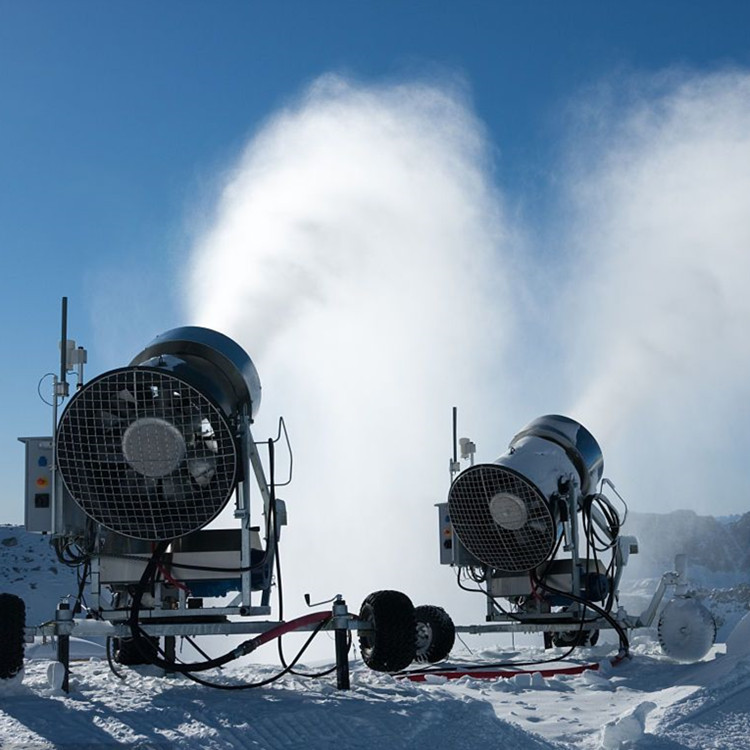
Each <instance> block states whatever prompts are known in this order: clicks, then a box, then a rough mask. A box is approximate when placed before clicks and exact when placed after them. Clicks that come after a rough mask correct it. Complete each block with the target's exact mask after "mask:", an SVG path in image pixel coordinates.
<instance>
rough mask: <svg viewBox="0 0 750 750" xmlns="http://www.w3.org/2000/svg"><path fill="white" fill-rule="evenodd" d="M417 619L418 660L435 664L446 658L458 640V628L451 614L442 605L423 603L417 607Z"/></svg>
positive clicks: (416, 656) (416, 655)
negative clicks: (435, 605)
mask: <svg viewBox="0 0 750 750" xmlns="http://www.w3.org/2000/svg"><path fill="white" fill-rule="evenodd" d="M414 616H415V617H416V619H417V648H416V654H415V660H416V661H421V662H424V661H428V662H430V663H431V664H434V663H435V662H436V661H440V660H441V659H445V657H446V656H448V654H449V653H450V652H451V649H452V648H453V643H454V642H455V640H456V628H455V626H454V625H453V620H451V618H450V615H449V614H448V613H447V612H446V611H445V610H444V609H443V608H442V607H434V606H432V605H430V604H423V605H422V606H420V607H416V608H415V610H414Z"/></svg>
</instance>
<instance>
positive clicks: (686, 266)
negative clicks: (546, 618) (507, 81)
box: [186, 74, 750, 655]
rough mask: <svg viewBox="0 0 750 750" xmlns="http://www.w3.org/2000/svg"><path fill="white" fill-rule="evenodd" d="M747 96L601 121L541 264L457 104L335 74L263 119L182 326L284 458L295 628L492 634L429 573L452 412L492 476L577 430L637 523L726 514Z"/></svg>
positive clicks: (737, 422) (438, 573)
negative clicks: (228, 355) (396, 609)
mask: <svg viewBox="0 0 750 750" xmlns="http://www.w3.org/2000/svg"><path fill="white" fill-rule="evenodd" d="M749 80H750V79H748V77H747V76H742V75H739V74H724V75H716V76H712V77H708V78H702V79H693V80H692V81H688V82H685V81H681V82H677V83H675V82H674V81H669V82H667V83H664V82H662V88H661V89H660V90H656V91H649V92H648V93H647V94H644V95H643V97H641V98H640V99H637V100H636V101H635V102H632V101H631V102H630V103H629V104H628V105H627V106H626V107H625V108H624V109H625V110H626V111H625V112H623V111H622V110H623V107H619V108H615V109H616V112H615V113H614V114H612V112H611V111H610V112H609V113H608V111H607V110H606V108H601V107H600V108H599V109H598V110H597V117H596V118H595V120H594V126H595V127H594V128H591V129H590V130H589V132H588V133H587V137H586V138H585V139H584V140H585V144H586V145H585V146H584V147H582V148H578V147H574V148H573V153H574V154H575V162H574V164H575V168H574V169H573V168H571V169H570V170H569V174H571V175H572V177H571V178H570V179H569V180H568V181H567V182H565V183H564V184H563V185H562V189H563V190H564V191H565V194H566V200H567V201H569V204H568V205H566V208H567V209H568V211H567V214H568V218H567V219H566V220H564V221H563V222H562V225H561V226H560V227H559V231H558V232H557V239H558V242H559V246H560V247H561V248H562V250H561V254H557V255H554V257H553V256H552V255H551V254H550V253H549V252H547V253H544V254H543V253H534V252H530V251H529V244H530V243H529V240H528V234H530V233H528V234H524V233H523V232H521V231H520V230H519V227H518V226H514V224H513V223H512V222H511V221H509V219H508V216H507V213H506V211H505V210H504V204H503V200H502V196H501V195H500V193H499V192H498V189H497V186H496V182H497V181H498V176H497V175H495V173H494V171H493V162H492V158H491V157H492V151H491V148H490V146H489V145H488V142H487V139H486V136H485V133H484V130H483V128H482V125H481V123H480V122H479V121H478V120H477V118H476V117H475V116H474V115H473V114H472V112H471V109H470V107H469V106H468V105H467V103H466V101H465V98H464V96H463V95H462V92H461V90H460V88H451V87H450V86H436V85H428V84H421V83H413V84H402V85H391V86H364V85H360V84H353V83H351V82H349V81H347V80H345V79H342V78H340V77H336V76H326V77H324V78H322V79H320V80H318V81H317V82H316V83H314V84H313V85H312V86H311V87H310V89H309V90H308V91H307V92H306V93H305V95H304V96H303V97H302V98H301V99H300V100H299V101H297V102H295V103H294V104H292V105H290V106H288V107H287V108H285V109H284V110H283V111H281V112H280V113H279V114H278V115H276V116H275V117H273V118H272V119H271V120H269V121H268V122H267V123H266V124H265V125H264V127H263V128H262V129H261V130H260V132H259V133H258V134H257V135H256V136H255V137H254V138H253V139H252V141H251V142H250V144H249V145H248V147H247V149H246V150H245V152H244V153H243V154H242V156H241V158H240V159H239V161H238V163H237V165H236V167H235V168H234V169H233V171H232V172H231V173H230V174H229V175H228V176H227V178H226V180H225V184H224V187H223V190H222V192H221V195H220V197H219V200H218V202H217V206H216V208H215V215H214V216H213V219H212V220H211V221H210V222H209V225H208V228H207V229H206V231H205V232H203V234H202V235H201V236H200V237H199V239H198V241H197V242H196V246H195V249H194V252H193V254H192V259H191V265H190V270H189V275H188V278H187V280H186V287H187V296H188V299H189V300H190V304H191V310H190V317H191V322H193V323H195V324H198V325H206V326H209V327H214V328H217V329H218V330H221V331H223V332H224V333H226V334H228V335H229V336H232V337H233V338H235V339H236V340H237V341H238V342H239V343H240V344H241V345H242V346H243V347H244V348H245V349H246V350H247V351H248V352H249V353H250V355H251V357H253V359H254V361H255V363H256V365H257V367H258V370H259V372H260V374H261V379H262V381H263V384H264V396H263V398H264V402H263V404H262V406H261V410H260V414H259V419H258V423H257V424H256V426H255V435H256V438H265V437H267V436H269V435H275V433H276V419H277V418H278V416H279V415H281V414H283V415H284V417H285V419H286V422H287V425H288V427H289V430H290V433H291V437H292V439H293V444H294V449H295V450H294V481H293V483H292V485H291V486H290V487H289V488H288V489H286V490H285V491H284V493H283V494H282V497H284V499H285V500H287V502H288V507H289V527H288V528H287V529H285V531H284V539H283V542H282V554H283V565H284V581H285V586H286V594H287V603H288V604H287V606H288V612H290V613H296V612H299V611H300V608H301V607H302V594H303V593H304V592H309V593H310V594H311V596H312V598H313V599H314V600H317V599H324V598H328V597H330V596H333V595H334V594H336V593H343V594H345V595H346V597H347V599H348V600H349V602H350V604H351V606H352V608H353V609H356V608H358V606H359V602H360V601H361V600H362V598H363V597H364V596H365V595H367V594H368V593H369V592H371V591H374V590H378V589H383V588H397V589H400V590H403V591H405V592H406V593H408V594H410V595H411V596H412V597H413V599H414V601H415V604H423V603H434V604H440V605H443V606H445V607H446V608H447V609H448V610H449V611H450V612H451V614H452V615H453V616H454V617H455V619H457V620H459V621H461V622H477V621H481V620H482V612H483V608H484V602H483V600H482V597H481V596H476V597H472V596H470V595H469V594H465V593H463V592H461V591H459V590H458V588H457V587H456V585H455V581H454V580H453V578H452V575H451V573H450V571H449V570H448V569H446V568H443V567H441V566H439V565H438V538H437V515H436V511H435V508H434V507H433V506H434V504H435V503H438V502H441V501H443V500H444V499H445V498H446V494H447V485H448V457H449V454H450V451H451V441H450V407H451V406H452V405H454V404H458V405H459V406H460V407H461V411H460V414H461V424H462V427H463V428H464V429H465V430H466V431H468V432H470V434H471V437H473V438H474V439H475V441H476V442H477V444H478V446H479V456H478V458H480V460H491V459H492V458H494V457H496V456H497V455H499V454H500V453H501V452H503V451H504V450H505V446H506V445H507V441H508V440H509V439H510V438H511V437H512V436H513V434H514V433H515V432H516V431H517V430H518V429H520V428H521V427H522V426H523V425H524V424H525V423H526V422H528V421H529V420H531V419H532V418H534V417H537V416H539V415H541V414H544V413H551V412H559V413H566V414H569V415H570V416H572V417H574V418H577V419H580V420H581V421H582V422H583V423H584V424H585V425H586V426H587V427H588V428H589V429H590V430H591V431H592V432H593V433H594V435H595V436H596V437H597V438H598V439H599V441H600V443H601V444H602V447H603V449H604V454H605V463H606V467H607V474H608V475H610V476H612V478H613V479H615V481H616V482H617V484H618V486H619V487H620V489H621V490H623V492H624V493H625V494H626V496H627V499H628V501H629V502H630V504H631V506H632V507H634V508H636V509H653V510H664V511H666V510H670V509H672V508H678V507H682V508H694V509H696V510H700V509H704V510H707V511H709V510H710V511H712V512H718V513H720V512H736V511H737V510H739V509H740V507H739V506H740V505H741V503H740V502H739V501H737V499H736V498H737V493H739V492H740V490H741V489H742V488H744V492H745V496H746V495H747V482H746V480H745V479H744V471H745V466H746V460H745V458H744V453H745V452H746V449H747V447H748V444H749V443H750V432H749V428H748V426H747V425H748V424H750V420H749V419H748V418H747V417H749V416H750V414H748V411H750V407H749V406H748V404H750V400H748V399H747V396H748V395H750V393H748V391H749V390H750V344H749V343H748V342H749V341H750V339H748V337H747V336H746V335H745V334H744V333H743V326H744V325H746V323H745V321H747V320H749V319H750V318H749V317H748V313H749V312H750V310H748V307H749V306H750V295H748V294H747V288H748V282H749V281H750V222H748V221H747V217H748V216H750V135H748V134H750V96H749V94H750V88H749V85H748V81H749ZM615 122H616V123H617V125H616V126H615V125H614V124H613V123H615ZM597 128H598V129H599V130H597ZM592 131H593V133H592ZM579 132H580V130H579ZM601 133H606V135H601ZM499 182H502V175H499ZM571 217H572V218H571ZM542 257H544V260H542ZM527 281H528V282H529V284H534V285H535V287H536V290H537V293H535V294H531V293H530V292H529V290H528V288H527V286H526V282H527ZM541 290H545V291H546V292H549V293H548V294H547V293H538V292H540V291H541ZM535 342H547V343H549V342H555V344H556V345H555V346H552V347H549V350H547V347H546V346H545V345H544V343H535ZM280 451H281V453H282V455H280V456H279V463H280V464H281V468H280V470H279V471H280V473H283V470H284V466H283V465H284V458H283V449H280ZM719 467H720V468H719ZM717 476H718V477H719V478H720V487H721V491H722V492H724V493H730V494H726V495H724V496H723V497H722V496H718V495H717V493H718V492H719V491H720V490H719V483H718V482H717ZM731 493H733V494H731ZM325 655H330V654H329V653H328V651H326V652H325Z"/></svg>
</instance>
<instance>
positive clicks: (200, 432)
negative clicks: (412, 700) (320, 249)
mask: <svg viewBox="0 0 750 750" xmlns="http://www.w3.org/2000/svg"><path fill="white" fill-rule="evenodd" d="M60 353H61V362H60V377H59V378H58V377H57V376H56V375H55V376H53V382H52V398H51V399H50V400H49V401H48V402H47V403H48V404H49V405H50V406H51V407H52V412H53V414H52V422H53V433H52V436H51V437H25V438H20V439H21V441H22V442H23V443H24V444H25V446H26V528H27V530H28V531H34V532H41V533H45V534H49V535H50V539H51V544H52V546H53V548H54V551H55V552H56V554H57V557H58V559H59V560H60V562H61V563H62V564H64V565H68V566H70V567H73V568H75V569H76V570H77V573H78V580H79V585H78V586H77V587H76V590H75V591H71V592H70V598H69V599H66V600H65V601H62V602H60V604H59V606H58V607H57V611H56V613H55V616H54V618H53V619H48V620H45V622H44V623H43V624H41V625H37V626H32V627H26V624H25V607H24V602H23V601H22V600H21V599H20V598H19V597H18V596H16V595H15V594H11V593H7V594H6V593H2V592H0V635H3V636H4V638H1V639H0V641H1V642H2V645H1V647H0V680H3V679H10V678H15V677H16V675H18V674H19V673H21V672H22V666H23V644H24V642H25V640H28V639H32V640H33V638H34V636H43V637H48V638H49V637H51V638H54V639H55V641H56V643H57V644H58V654H57V658H58V666H57V667H55V669H54V670H52V671H53V672H54V674H55V675H58V676H60V680H59V685H58V684H57V681H56V682H55V686H56V687H62V688H63V689H64V690H67V689H68V672H69V662H70V653H69V642H70V637H71V636H77V635H82V636H84V637H99V636H100V637H103V638H106V643H107V648H108V653H107V657H108V662H109V664H110V665H111V666H112V667H113V670H116V668H115V667H114V664H120V665H132V664H145V663H148V664H152V665H156V666H157V667H159V668H161V669H163V670H164V672H165V673H183V674H188V675H191V676H192V675H194V673H198V672H203V671H206V670H210V669H214V668H217V667H221V666H223V665H224V664H226V663H228V662H230V661H233V660H235V659H238V658H240V657H242V656H246V655H249V654H250V653H252V652H253V651H254V650H255V649H256V648H258V647H260V646H261V645H263V644H264V643H267V642H270V641H273V640H275V639H278V638H281V636H283V635H284V634H286V633H289V632H291V631H307V632H311V636H310V640H311V639H312V638H313V637H314V636H315V634H317V633H318V632H320V631H321V630H324V629H325V630H329V631H333V633H334V642H335V649H336V665H335V668H334V669H333V670H330V671H331V672H332V671H335V672H336V679H337V685H338V687H340V688H342V689H345V688H348V687H349V671H348V670H349V661H348V652H349V647H350V645H351V631H352V630H357V631H358V632H359V640H360V647H361V653H362V656H363V659H364V661H365V663H366V664H367V665H368V666H369V667H370V668H372V669H374V670H377V671H388V672H394V671H398V670H401V669H404V668H405V667H407V666H408V665H409V664H411V662H412V661H414V660H430V659H434V658H435V655H436V650H435V649H436V647H437V645H439V644H436V643H433V641H434V639H433V638H432V637H431V635H430V634H431V633H432V632H433V630H432V629H431V626H430V624H429V623H430V622H432V621H433V619H434V618H437V620H438V625H439V623H440V622H444V621H445V618H447V615H446V614H445V612H444V611H443V610H441V609H440V608H439V607H422V608H420V607H416V608H415V607H414V606H413V605H412V603H411V600H410V599H409V597H407V596H406V595H405V594H403V593H401V592H397V591H387V590H386V591H376V592H374V593H373V594H370V595H369V596H368V597H367V598H366V599H365V600H364V602H363V604H362V606H361V608H360V612H359V615H358V616H356V617H355V616H353V615H351V614H350V613H349V611H348V607H347V604H346V601H345V600H344V598H343V596H342V595H340V594H338V595H336V596H334V597H333V598H331V599H327V600H325V601H324V602H319V603H318V605H310V606H319V605H322V604H330V605H331V607H329V608H327V609H325V610H323V611H315V612H312V613H308V614H306V615H303V616H301V617H298V618H295V619H292V620H285V619H283V615H282V613H283V608H284V602H283V593H282V591H283V586H282V581H281V566H280V564H279V545H280V540H281V530H282V527H283V526H285V525H286V521H287V512H286V504H285V503H284V501H283V500H282V499H280V498H279V497H278V496H277V490H278V489H279V488H280V487H282V486H286V485H288V484H289V483H290V482H291V480H292V455H291V444H290V441H289V436H288V434H287V430H286V426H285V423H284V420H283V418H279V422H278V434H277V435H276V437H271V438H269V439H268V440H266V441H260V442H257V441H256V440H255V439H254V437H253V434H252V425H253V423H254V418H255V416H256V414H257V412H258V408H259V406H260V401H261V385H260V379H259V377H258V373H257V371H256V369H255V366H254V365H253V362H252V360H251V359H250V357H249V355H248V354H247V353H246V352H245V350H244V349H243V348H242V347H241V346H240V345H239V344H238V343H237V342H235V341H233V340H232V339H230V338H229V337H227V336H225V335H224V334H222V333H220V332H218V331H214V330H210V329H208V328H200V327H183V328H175V329H172V330H169V331H167V332H166V333H163V334H161V335H160V336H157V337H156V338H155V339H153V341H151V342H150V343H149V344H148V345H147V346H146V347H145V348H143V349H142V350H141V351H140V352H139V353H138V354H136V356H135V357H133V358H132V359H131V361H130V363H129V364H128V365H127V366H125V367H121V368H118V369H114V370H110V371H107V372H104V373H103V374H100V375H99V376H97V377H95V378H94V379H92V380H91V381H89V382H84V379H83V366H84V364H85V363H86V360H87V354H86V351H85V349H83V348H82V347H76V346H75V342H73V341H70V340H68V338H67V300H66V299H65V298H63V313H62V335H61V345H60ZM71 373H76V380H77V382H76V384H75V385H76V387H75V390H74V395H73V396H72V398H71V399H70V401H69V402H68V404H67V406H66V408H65V409H64V410H63V411H62V413H61V415H60V416H59V419H58V406H59V405H60V404H61V403H62V402H63V401H64V400H65V399H66V398H67V397H68V396H69V384H68V377H69V375H70V374H71ZM277 445H280V446H281V447H282V448H283V449H284V456H283V458H284V459H285V464H286V466H288V472H285V474H286V476H285V477H284V478H283V480H282V481H280V482H279V481H277V479H276V473H277V472H276V467H277V465H278V463H279V457H278V456H277V452H278V449H277ZM251 487H254V491H253V493H252V494H251ZM232 499H233V500H234V503H233V505H234V507H233V508H231V513H228V512H227V511H228V510H229V508H228V506H229V505H230V502H231V501H232ZM223 518H231V519H232V521H233V523H234V525H233V526H230V527H228V528H223V527H219V526H218V524H219V522H220V521H221V520H223ZM274 582H275V583H276V594H277V597H278V599H277V601H278V611H279V619H278V621H273V620H271V619H268V616H269V615H271V613H272V606H271V592H272V584H273V583H274ZM307 603H308V605H309V601H308V602H307ZM257 617H262V618H263V619H262V620H253V619H251V618H257ZM438 625H435V628H437V627H438ZM418 628H419V634H420V640H419V643H418V638H417V636H418ZM236 634H254V637H252V638H250V639H248V640H246V641H244V642H242V643H240V645H238V646H235V647H234V648H232V649H231V650H230V651H228V652H227V653H226V654H223V655H221V656H219V657H211V656H209V655H207V653H206V651H205V650H203V649H201V648H200V647H199V646H198V645H196V643H195V642H194V640H193V639H194V638H195V637H196V636H211V635H236ZM177 638H181V639H184V640H185V642H186V643H187V646H186V649H187V650H188V651H189V652H191V653H192V655H193V656H194V657H195V656H196V655H199V656H201V657H202V658H201V659H198V660H196V661H185V660H183V659H181V658H178V656H177V650H176V639H177ZM310 640H308V642H307V643H308V644H309V642H310ZM441 642H442V643H443V644H444V643H445V639H444V638H443V639H442V641H441ZM451 643H452V634H451ZM305 648H307V645H305V646H304V647H303V648H302V650H301V651H300V652H299V653H298V654H297V656H295V657H294V658H290V662H291V664H292V665H294V664H296V663H297V660H298V659H299V658H300V656H301V655H302V653H303V652H304V649H305ZM443 648H444V646H443ZM280 659H281V661H282V665H283V666H284V669H283V670H282V671H281V672H280V673H279V674H278V675H277V676H276V677H280V676H283V675H284V674H286V672H287V671H288V670H289V669H290V668H291V667H287V666H286V662H285V657H284V655H283V652H282V651H281V649H280ZM194 679H196V681H198V682H200V683H201V684H204V685H208V686H213V687H226V686H225V685H216V684H214V683H212V682H211V680H205V679H198V678H195V677H194ZM56 680H57V678H56ZM268 681H269V680H263V681H261V684H266V683H267V682H268ZM256 686H257V685H255V684H248V685H244V684H242V685H239V686H237V685H235V687H256Z"/></svg>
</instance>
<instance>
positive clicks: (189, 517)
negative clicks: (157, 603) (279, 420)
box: [57, 327, 261, 541]
mask: <svg viewBox="0 0 750 750" xmlns="http://www.w3.org/2000/svg"><path fill="white" fill-rule="evenodd" d="M260 394H261V387H260V379H259V378H258V373H257V371H256V369H255V366H254V365H253V363H252V361H251V359H250V357H249V356H248V355H247V354H246V353H245V351H244V350H243V349H242V348H241V347H240V346H239V345H238V344H236V343H235V342H234V341H232V340H231V339H230V338H228V337H227V336H224V335H223V334H221V333H218V332H217V331H212V330H209V329H207V328H197V327H186V328H176V329H174V330H171V331H167V332H166V333H164V334H162V335H161V336H157V337H156V338H155V339H154V340H153V341H152V342H151V343H150V344H149V345H148V346H147V347H146V348H145V349H144V350H143V351H142V352H141V353H140V354H138V355H137V356H136V357H135V358H134V359H133V360H132V362H131V363H130V365H129V366H128V367H124V368H121V369H117V370H112V371H110V372H106V373H104V374H103V375H100V376H99V377H97V378H95V379H94V380H92V381H91V382H90V383H88V384H86V385H85V386H83V387H82V388H81V389H80V390H79V391H78V392H77V393H76V394H75V396H74V397H73V398H72V399H71V401H70V403H69V404H68V406H67V408H66V409H65V411H64V412H63V414H62V417H61V418H60V422H59V425H58V429H57V467H58V470H59V472H60V474H61V477H62V480H63V482H64V484H65V488H66V489H67V491H68V492H69V493H70V497H71V498H72V499H73V500H74V501H75V503H76V504H77V505H78V506H79V507H80V509H81V510H82V511H83V512H84V513H85V514H86V515H87V516H88V517H90V518H91V519H92V520H93V521H94V522H96V523H98V524H101V525H102V526H104V527H105V528H106V529H109V530H111V531H113V532H115V533H117V534H121V535H123V536H126V537H130V538H132V539H141V540H148V541H159V540H165V539H175V538H177V537H182V536H184V535H186V534H189V533H190V532H193V531H197V530H199V529H202V528H203V527H204V526H206V525H207V524H208V523H209V522H210V521H211V520H213V519H214V518H215V517H216V516H217V515H218V514H219V513H220V512H221V510H222V509H223V508H224V506H225V505H226V504H227V502H228V501H229V499H230V497H231V495H232V493H233V491H234V489H235V487H236V486H237V482H238V480H239V479H240V478H241V477H242V476H243V466H242V461H241V460H240V456H241V451H242V446H241V440H242V426H241V425H242V420H243V418H252V417H254V416H255V414H256V412H257V409H258V407H259V405H260Z"/></svg>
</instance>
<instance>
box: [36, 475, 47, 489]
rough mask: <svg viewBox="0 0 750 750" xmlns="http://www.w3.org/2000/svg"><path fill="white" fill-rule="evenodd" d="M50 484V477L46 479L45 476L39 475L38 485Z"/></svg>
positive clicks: (45, 485)
mask: <svg viewBox="0 0 750 750" xmlns="http://www.w3.org/2000/svg"><path fill="white" fill-rule="evenodd" d="M48 485H49V479H45V478H44V477H39V479H37V480H36V486H37V487H47V486H48Z"/></svg>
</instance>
